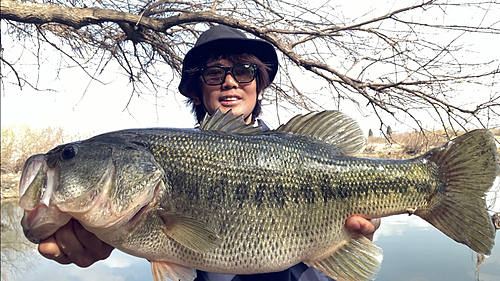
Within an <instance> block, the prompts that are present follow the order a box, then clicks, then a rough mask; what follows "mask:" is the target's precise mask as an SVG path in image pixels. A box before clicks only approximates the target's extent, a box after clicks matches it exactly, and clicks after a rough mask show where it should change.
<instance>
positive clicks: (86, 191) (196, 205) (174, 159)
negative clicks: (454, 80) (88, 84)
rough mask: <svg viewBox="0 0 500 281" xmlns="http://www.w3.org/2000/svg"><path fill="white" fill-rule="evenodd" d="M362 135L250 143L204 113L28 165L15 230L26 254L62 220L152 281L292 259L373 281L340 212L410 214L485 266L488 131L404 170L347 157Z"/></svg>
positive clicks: (249, 270)
mask: <svg viewBox="0 0 500 281" xmlns="http://www.w3.org/2000/svg"><path fill="white" fill-rule="evenodd" d="M363 144H364V139H363V137H362V132H361V130H360V129H359V127H358V126H357V124H356V123H355V121H353V120H352V119H350V118H348V117H347V116H345V115H344V114H342V113H340V112H337V111H325V112H322V113H311V114H307V115H299V116H297V117H295V118H293V119H292V120H290V121H289V122H288V123H287V124H285V125H283V126H281V127H279V128H278V129H276V130H273V131H267V132H262V131H261V130H260V128H254V127H251V126H247V125H245V124H244V122H243V119H242V118H241V117H234V116H233V115H232V114H229V113H227V114H221V113H220V112H216V113H215V114H214V116H212V117H210V118H207V119H205V120H204V121H203V122H202V125H201V128H200V129H199V130H197V129H136V130H123V131H117V132H111V133H106V134H102V135H99V136H96V137H93V138H90V139H87V140H84V141H79V142H73V143H68V144H64V145H61V146H58V147H56V148H54V149H53V150H51V151H49V152H48V153H46V154H40V155H34V156H32V157H30V158H29V159H28V160H27V162H26V164H25V167H24V171H23V174H22V177H21V182H20V195H21V197H20V206H21V207H22V208H24V209H25V213H24V217H23V219H22V225H23V229H24V233H25V235H26V237H27V238H28V239H29V240H30V241H32V242H34V243H39V242H40V241H42V240H44V239H46V238H47V237H49V236H50V235H52V234H53V233H54V232H55V231H56V230H57V229H58V228H59V227H61V226H63V225H65V224H66V223H67V222H68V221H69V220H70V219H71V218H74V219H76V220H78V221H80V223H81V224H82V225H83V226H84V227H85V228H86V229H87V230H89V231H90V232H93V233H95V234H96V235H97V236H98V237H99V238H100V239H101V240H103V241H105V242H107V243H109V244H111V245H113V246H114V247H116V248H118V249H120V250H121V251H124V252H126V253H129V254H131V255H134V256H138V257H143V258H146V259H148V260H149V261H150V262H151V267H152V272H153V278H154V280H156V281H160V280H166V279H167V278H170V279H171V280H192V279H194V278H195V276H196V270H195V269H200V270H205V271H209V272H218V273H230V274H253V273H264V272H274V271H281V270H284V269H286V268H289V267H291V266H293V265H295V264H297V263H299V262H304V263H306V264H307V265H309V266H313V267H315V268H317V269H319V270H321V271H323V272H324V273H325V274H327V275H328V276H330V277H332V278H334V279H336V280H339V281H340V280H347V281H351V280H373V279H375V278H376V275H377V273H378V271H379V269H380V266H381V262H382V251H381V249H380V248H378V247H377V246H376V245H374V244H373V243H372V242H371V241H369V240H368V239H367V238H365V237H362V236H360V235H356V234H354V233H351V232H349V231H348V230H347V229H346V228H345V226H344V223H345V221H346V219H347V218H348V217H350V216H352V215H361V216H364V217H366V218H377V217H383V216H389V215H394V214H401V213H408V214H415V215H417V216H419V217H421V218H423V219H424V220H426V221H428V222H429V223H431V224H432V225H434V226H435V227H436V228H438V229H439V230H441V231H442V232H443V233H444V234H446V235H448V236H449V237H450V238H452V239H453V240H455V241H457V242H459V243H463V244H465V245H467V246H468V247H469V248H470V249H472V250H474V251H476V252H477V253H480V254H485V255H488V254H490V252H491V249H492V247H493V244H494V236H495V230H494V226H493V223H492V220H491V217H490V215H489V214H488V212H487V208H486V202H485V199H484V197H485V192H487V191H488V190H489V189H490V188H491V187H492V185H493V181H494V179H495V177H496V176H497V175H498V171H499V165H498V154H497V150H496V145H495V142H494V139H493V136H492V135H491V133H490V132H489V131H487V130H476V131H472V132H469V133H466V134H464V135H462V136H459V137H457V138H456V139H454V140H452V141H450V142H448V143H447V144H446V145H444V146H443V147H440V148H436V149H433V150H431V151H429V152H427V153H426V154H425V155H423V156H420V157H417V158H414V159H411V160H379V159H366V158H357V157H354V156H352V155H354V154H355V153H356V152H357V151H358V150H359V149H360V148H361V147H363Z"/></svg>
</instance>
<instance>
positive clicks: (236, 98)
mask: <svg viewBox="0 0 500 281" xmlns="http://www.w3.org/2000/svg"><path fill="white" fill-rule="evenodd" d="M237 100H239V98H238V97H222V98H221V99H220V101H221V102H223V101H237Z"/></svg>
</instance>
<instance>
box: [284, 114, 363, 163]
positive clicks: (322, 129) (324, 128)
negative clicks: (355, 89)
mask: <svg viewBox="0 0 500 281" xmlns="http://www.w3.org/2000/svg"><path fill="white" fill-rule="evenodd" d="M276 131H283V132H291V133H295V134H301V135H307V136H311V137H314V138H317V139H320V140H322V141H324V142H327V143H329V144H332V145H335V146H336V147H338V148H339V149H340V150H341V151H342V152H343V153H344V154H345V155H354V154H356V153H358V152H359V151H360V150H361V149H362V148H363V146H364V144H365V138H364V137H363V132H362V131H361V129H360V128H359V126H358V124H357V123H356V121H354V120H353V119H352V118H350V117H348V116H347V115H345V114H344V113H342V112H340V111H335V110H331V111H323V112H311V113H308V114H305V115H297V116H295V117H293V118H292V119H291V120H290V121H288V123H286V124H284V125H281V126H280V127H278V129H276Z"/></svg>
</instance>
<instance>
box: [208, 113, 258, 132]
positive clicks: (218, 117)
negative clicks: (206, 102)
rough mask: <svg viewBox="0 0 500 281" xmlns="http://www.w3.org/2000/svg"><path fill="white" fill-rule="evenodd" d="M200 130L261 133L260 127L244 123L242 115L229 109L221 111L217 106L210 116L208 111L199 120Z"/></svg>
mask: <svg viewBox="0 0 500 281" xmlns="http://www.w3.org/2000/svg"><path fill="white" fill-rule="evenodd" d="M200 130H205V131H221V132H227V133H234V134H247V135H250V134H255V133H261V132H262V127H261V126H252V125H248V124H246V123H245V120H244V119H243V115H240V116H236V115H234V114H233V112H232V111H231V109H230V110H228V111H227V112H226V113H222V112H221V111H220V109H219V108H218V109H217V110H216V111H215V112H214V114H213V115H212V116H210V115H209V114H208V113H207V114H206V115H205V117H204V118H203V120H202V121H201V124H200Z"/></svg>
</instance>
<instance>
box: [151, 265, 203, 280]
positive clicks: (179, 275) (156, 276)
mask: <svg viewBox="0 0 500 281" xmlns="http://www.w3.org/2000/svg"><path fill="white" fill-rule="evenodd" d="M150 263H151V272H152V274H153V280H154V281H167V280H168V281H193V280H194V279H195V278H196V270H195V269H194V268H187V267H184V266H182V265H178V264H175V263H169V262H166V261H151V262H150Z"/></svg>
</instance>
